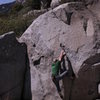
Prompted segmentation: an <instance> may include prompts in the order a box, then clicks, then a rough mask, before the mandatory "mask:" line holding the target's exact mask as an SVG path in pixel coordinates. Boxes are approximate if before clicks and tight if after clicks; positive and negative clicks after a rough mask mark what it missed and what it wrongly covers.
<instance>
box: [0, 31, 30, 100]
mask: <svg viewBox="0 0 100 100" xmlns="http://www.w3.org/2000/svg"><path fill="white" fill-rule="evenodd" d="M29 73H30V72H29V63H28V57H27V48H26V45H25V44H24V43H19V42H18V41H17V40H16V38H15V35H14V33H7V34H5V35H3V36H0V100H22V99H23V100H31V94H30V93H31V91H30V88H31V87H30V84H29V83H30V80H29V78H30V77H29ZM25 76H27V77H25ZM25 86H27V87H28V88H27V87H25ZM25 94H26V95H25Z"/></svg>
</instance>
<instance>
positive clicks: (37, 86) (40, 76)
mask: <svg viewBox="0 0 100 100" xmlns="http://www.w3.org/2000/svg"><path fill="white" fill-rule="evenodd" d="M99 9H100V2H98V4H94V5H93V6H88V7H86V6H85V5H84V4H83V3H82V2H76V3H75V2H70V3H66V4H63V5H60V6H58V7H57V8H55V9H53V10H50V11H49V12H47V13H45V14H43V15H41V16H40V17H38V18H37V19H36V20H35V21H34V22H33V23H32V24H31V25H30V27H29V28H28V29H27V30H26V31H25V33H24V34H23V35H22V36H21V38H20V41H22V42H25V43H26V44H27V46H28V55H29V60H30V66H31V87H32V88H31V90H32V98H33V100H61V99H60V97H59V95H58V93H57V90H56V88H55V86H54V84H53V82H52V80H51V63H52V60H53V58H54V57H58V56H59V53H60V50H61V48H60V44H63V45H64V46H65V51H66V52H67V56H68V58H69V60H70V62H71V65H72V67H73V70H74V73H75V75H76V78H75V79H74V80H71V79H70V78H69V77H66V78H64V80H63V84H64V94H65V100H93V99H95V98H96V97H98V93H97V87H98V86H97V84H98V82H99V81H100V79H99V77H100V74H99V70H100V65H99V62H100V14H99ZM92 61H93V62H92ZM34 62H36V63H34ZM90 77H91V78H90Z"/></svg>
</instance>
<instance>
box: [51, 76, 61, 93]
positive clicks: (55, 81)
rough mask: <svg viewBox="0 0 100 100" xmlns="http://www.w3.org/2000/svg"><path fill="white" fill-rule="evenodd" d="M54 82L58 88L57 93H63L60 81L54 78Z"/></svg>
mask: <svg viewBox="0 0 100 100" xmlns="http://www.w3.org/2000/svg"><path fill="white" fill-rule="evenodd" d="M52 81H53V82H54V84H55V86H56V88H57V91H58V92H61V89H60V85H59V80H57V79H56V78H55V76H52Z"/></svg>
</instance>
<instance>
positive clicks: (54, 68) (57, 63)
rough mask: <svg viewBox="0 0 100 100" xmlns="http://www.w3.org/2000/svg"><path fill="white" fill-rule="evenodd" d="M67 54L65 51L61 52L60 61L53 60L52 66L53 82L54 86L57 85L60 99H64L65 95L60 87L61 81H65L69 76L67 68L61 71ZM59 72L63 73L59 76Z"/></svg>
mask: <svg viewBox="0 0 100 100" xmlns="http://www.w3.org/2000/svg"><path fill="white" fill-rule="evenodd" d="M65 55H66V54H65V52H64V50H62V51H61V53H60V56H59V57H58V59H54V60H53V64H52V81H53V82H54V84H55V85H56V87H57V91H58V93H59V95H60V97H61V98H62V99H63V95H62V93H61V89H60V85H59V81H60V80H61V79H63V77H64V76H65V75H66V74H67V72H68V71H67V70H66V68H64V69H63V70H61V62H62V59H63V58H64V56H65ZM59 71H60V72H61V73H60V74H59Z"/></svg>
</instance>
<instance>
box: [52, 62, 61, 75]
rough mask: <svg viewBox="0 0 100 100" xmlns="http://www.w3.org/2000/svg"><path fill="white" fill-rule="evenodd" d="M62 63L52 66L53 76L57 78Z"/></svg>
mask: <svg viewBox="0 0 100 100" xmlns="http://www.w3.org/2000/svg"><path fill="white" fill-rule="evenodd" d="M59 66H60V61H57V62H56V63H53V64H52V75H54V76H56V75H57V73H58V71H59Z"/></svg>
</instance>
